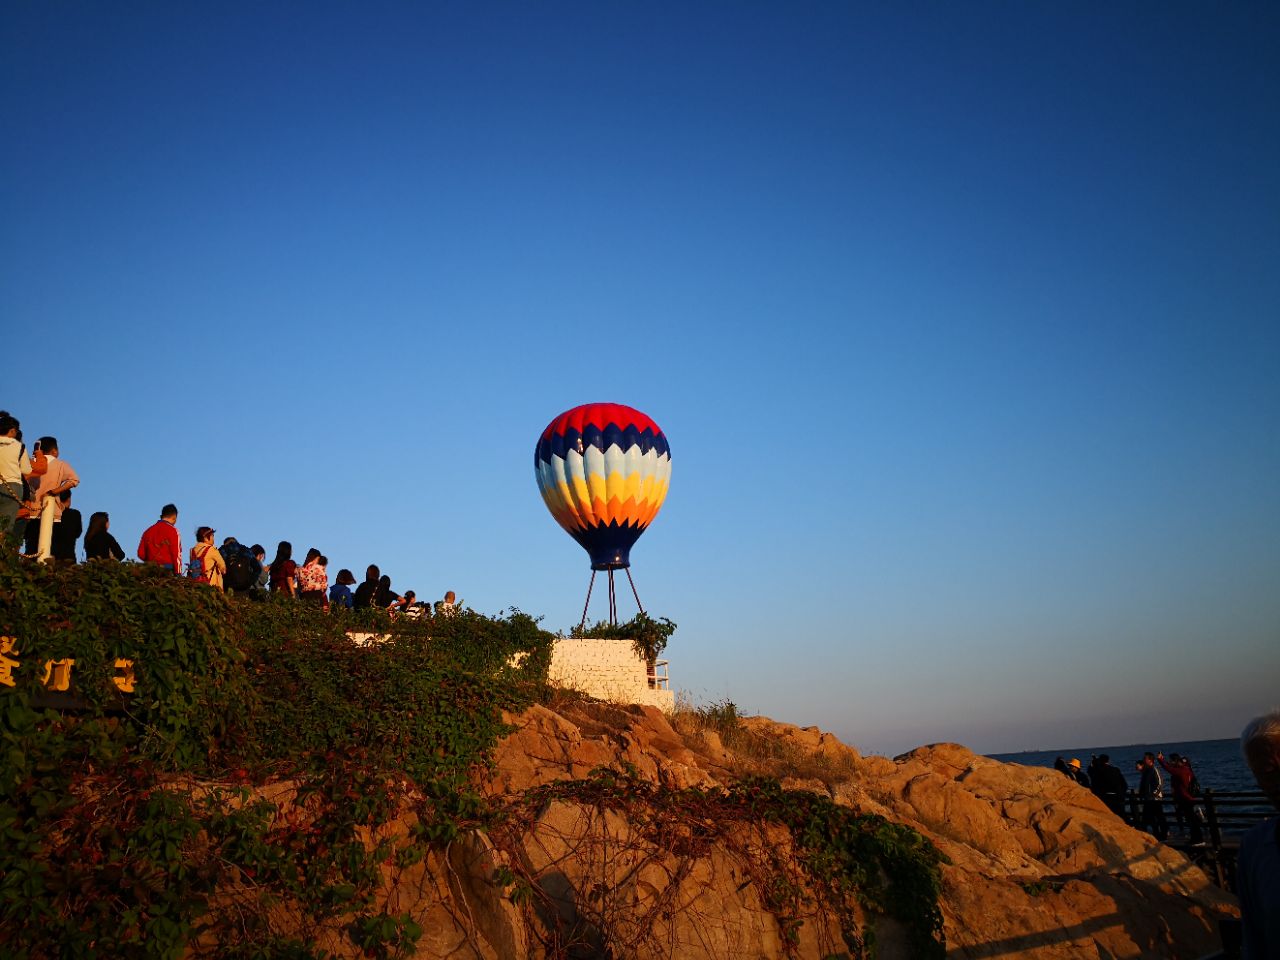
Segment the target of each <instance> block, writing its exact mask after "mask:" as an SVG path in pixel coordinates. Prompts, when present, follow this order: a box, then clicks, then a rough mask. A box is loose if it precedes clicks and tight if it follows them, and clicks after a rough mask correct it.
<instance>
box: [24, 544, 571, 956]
mask: <svg viewBox="0 0 1280 960" xmlns="http://www.w3.org/2000/svg"><path fill="white" fill-rule="evenodd" d="M348 629H359V630H364V631H368V632H372V633H374V634H375V635H378V636H384V637H385V638H386V639H385V642H382V643H378V644H374V645H371V646H368V647H363V648H362V647H357V646H356V645H354V644H353V643H352V642H351V640H350V639H349V638H348V637H347V633H346V631H347V630H348ZM0 635H3V636H5V637H8V638H11V640H10V641H9V642H8V643H7V644H6V646H8V647H9V648H10V650H9V653H8V654H7V655H6V657H7V659H6V663H8V664H9V665H10V669H9V671H8V679H9V680H10V681H11V682H12V684H13V685H12V686H11V687H10V686H3V687H0V751H2V752H0V831H2V832H3V836H4V838H5V842H4V844H3V845H0V930H4V931H5V933H4V934H2V935H0V952H2V953H3V954H4V955H6V956H15V957H22V956H30V957H53V956H77V957H79V956H85V957H92V956H99V957H113V958H114V957H121V958H128V957H172V956H177V955H180V954H181V953H182V951H183V950H184V949H185V948H187V947H188V946H192V947H194V948H195V949H196V952H201V950H202V945H203V947H204V948H207V952H210V953H215V954H217V955H219V956H264V957H265V956H313V955H317V951H318V950H319V947H318V944H319V943H320V942H321V941H322V940H323V939H324V937H325V936H327V935H329V934H331V933H332V931H333V930H335V929H337V930H340V931H343V932H344V935H345V937H346V938H347V939H348V940H349V941H350V942H352V943H354V944H356V945H357V946H359V947H360V948H361V949H362V950H363V951H364V952H365V953H366V954H367V955H369V956H383V955H385V956H395V955H399V954H402V953H405V952H407V951H408V950H409V949H410V948H411V947H412V944H413V942H414V940H415V939H416V937H417V935H418V934H419V933H420V930H419V929H418V927H417V925H416V923H414V922H413V921H412V919H411V918H409V917H405V916H399V917H397V916H385V915H383V914H382V913H381V912H380V910H378V909H377V905H376V903H375V899H376V898H375V896H374V894H375V892H376V890H377V889H378V887H379V885H380V883H381V882H382V869H381V865H382V864H383V863H384V862H387V861H393V862H395V863H399V864H402V865H403V864H408V863H411V862H414V861H416V860H421V859H422V857H424V856H425V855H426V852H427V849H428V847H429V846H430V844H432V843H439V842H442V841H446V840H448V839H450V838H452V837H453V836H456V835H457V833H458V832H459V831H460V830H463V829H468V828H470V827H472V826H475V825H479V824H482V823H484V822H486V820H487V818H489V817H490V816H491V814H490V812H489V811H488V810H487V808H486V807H485V805H484V804H483V803H482V802H481V800H480V799H479V797H478V796H476V795H475V793H474V792H473V790H472V787H471V785H470V780H469V778H468V774H469V773H470V772H471V771H472V770H473V769H474V768H475V767H476V766H477V765H480V764H483V763H484V762H485V760H486V757H487V752H488V751H489V749H490V748H491V746H492V745H493V743H494V742H495V741H496V739H497V738H498V737H499V736H500V735H501V734H502V732H503V731H504V730H505V729H506V728H505V727H504V725H503V722H502V711H503V710H504V709H507V710H519V709H521V708H523V707H524V706H526V705H527V704H529V703H530V702H532V700H533V698H534V697H535V696H536V695H537V694H538V693H539V691H540V689H541V686H542V684H543V682H544V681H545V674H546V666H547V664H548V663H549V658H550V648H551V643H552V639H553V638H552V637H551V636H550V634H548V633H546V632H545V631H542V630H540V629H539V628H538V626H537V623H536V622H535V621H534V620H533V618H531V617H529V616H527V615H525V614H521V613H519V612H517V611H512V612H511V613H510V614H508V615H507V616H505V617H497V618H489V617H483V616H480V615H478V614H474V613H470V612H463V613H461V614H459V615H457V616H455V617H452V618H449V619H447V620H443V621H437V622H436V623H423V622H414V621H397V622H394V623H393V622H391V621H390V620H389V619H387V618H386V616H385V615H382V614H380V613H376V612H374V613H368V612H364V613H362V615H361V616H359V617H355V616H346V617H344V616H329V615H326V614H325V613H323V612H322V611H321V610H319V609H317V608H315V607H312V606H310V605H308V604H301V603H296V602H292V601H290V600H287V599H269V600H266V601H261V602H259V601H252V600H247V599H241V600H233V599H230V598H228V597H226V596H225V595H223V594H222V593H220V592H218V591H215V590H210V589H208V588H207V587H203V586H201V585H198V584H194V583H188V582H186V581H185V580H183V579H180V578H175V577H172V576H169V575H167V574H164V573H162V572H160V571H159V570H158V569H156V568H153V567H147V566H138V565H121V564H116V563H102V562H98V563H90V564H85V565H82V566H79V567H75V568H71V569H67V570H55V569H53V568H51V567H46V566H41V565H38V564H31V563H26V562H19V561H18V560H17V559H16V558H13V557H12V556H11V555H6V556H5V557H4V558H3V559H0ZM117 658H124V659H128V660H131V661H132V664H133V667H132V669H133V673H134V677H135V681H134V691H133V693H132V694H122V693H121V692H120V691H119V690H118V689H117V688H116V685H115V684H114V682H113V679H112V678H113V676H115V675H116V674H117V672H118V671H117V670H116V666H115V664H116V659H117ZM65 659H71V660H74V667H73V669H72V678H73V686H72V689H71V690H70V691H68V692H67V694H65V695H62V697H61V700H59V699H58V697H57V696H56V695H54V696H51V695H50V694H49V693H48V692H47V691H46V689H45V687H44V685H43V683H42V681H43V677H44V664H45V663H46V662H47V661H50V660H65ZM513 661H518V665H516V666H513V665H512V662H513ZM15 664H16V665H15ZM268 782H274V783H277V784H279V783H284V784H287V785H288V790H287V791H285V793H284V794H283V795H281V796H280V798H278V799H269V798H268V797H266V796H265V795H264V794H263V792H262V790H261V789H259V788H257V787H251V786H250V784H264V783H268ZM406 814H408V815H411V817H412V819H413V822H414V823H415V829H414V830H413V831H411V832H410V833H409V835H407V836H393V835H392V834H391V833H385V829H386V828H387V825H388V823H389V822H390V819H391V817H392V816H393V815H398V816H401V817H403V816H405V815H406ZM380 831H381V832H380ZM282 910H283V912H284V913H285V914H287V915H288V916H289V917H290V920H289V922H287V923H284V924H282V923H281V922H280V921H279V917H280V916H281V915H282ZM214 931H216V935H215V934H214V933H213V932H214ZM202 938H203V939H202Z"/></svg>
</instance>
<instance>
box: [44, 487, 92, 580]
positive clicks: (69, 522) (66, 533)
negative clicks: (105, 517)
mask: <svg viewBox="0 0 1280 960" xmlns="http://www.w3.org/2000/svg"><path fill="white" fill-rule="evenodd" d="M58 499H59V500H60V501H62V503H61V507H62V519H61V520H59V521H58V522H57V523H55V524H54V525H53V538H52V539H51V540H50V542H49V552H50V553H51V554H52V555H53V559H55V560H57V561H59V562H61V563H75V562H76V542H77V541H78V540H79V539H80V534H82V533H83V532H84V521H83V520H82V519H81V517H80V511H79V510H77V509H76V508H75V507H73V506H72V505H71V491H70V490H63V491H62V492H61V493H60V494H58Z"/></svg>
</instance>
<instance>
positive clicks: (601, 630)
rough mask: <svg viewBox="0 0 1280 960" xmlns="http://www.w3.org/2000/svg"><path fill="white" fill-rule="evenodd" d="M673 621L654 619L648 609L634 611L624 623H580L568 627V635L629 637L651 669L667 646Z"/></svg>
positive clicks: (621, 638)
mask: <svg viewBox="0 0 1280 960" xmlns="http://www.w3.org/2000/svg"><path fill="white" fill-rule="evenodd" d="M675 632H676V625H675V624H674V623H672V622H671V621H670V620H668V619H667V618H666V617H659V618H658V619H656V620H655V619H653V618H652V617H650V616H649V615H648V614H647V613H643V612H641V613H637V614H636V615H635V616H634V617H632V618H631V619H630V620H628V621H627V622H626V623H619V624H613V623H607V622H605V621H604V620H597V621H596V622H595V623H593V624H591V626H586V625H585V624H579V625H578V626H576V627H574V628H573V629H572V630H570V631H569V636H571V637H595V638H597V639H600V640H630V641H631V643H632V644H633V646H634V647H635V651H636V656H638V657H640V658H641V659H642V660H644V661H645V662H646V663H648V664H649V668H650V670H652V669H653V665H654V664H655V663H656V662H657V660H658V658H659V657H660V656H662V651H664V650H665V649H667V644H668V643H669V642H670V640H671V635H672V634H673V633H675Z"/></svg>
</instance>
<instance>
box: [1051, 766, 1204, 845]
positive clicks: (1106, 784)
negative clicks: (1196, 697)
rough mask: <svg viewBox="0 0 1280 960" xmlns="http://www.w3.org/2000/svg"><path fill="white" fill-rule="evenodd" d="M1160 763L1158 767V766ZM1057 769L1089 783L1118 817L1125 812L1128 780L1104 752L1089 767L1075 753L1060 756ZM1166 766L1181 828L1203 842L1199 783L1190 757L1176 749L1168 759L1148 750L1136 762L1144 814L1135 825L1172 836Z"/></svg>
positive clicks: (1160, 836)
mask: <svg viewBox="0 0 1280 960" xmlns="http://www.w3.org/2000/svg"><path fill="white" fill-rule="evenodd" d="M1157 764H1159V767H1157ZM1053 767H1054V769H1055V770H1057V771H1059V772H1060V773H1062V774H1064V775H1065V776H1067V777H1069V778H1071V779H1072V780H1074V781H1076V782H1077V783H1079V784H1080V785H1081V786H1082V787H1087V788H1088V789H1089V790H1091V791H1093V794H1094V795H1095V796H1096V797H1097V798H1098V799H1099V800H1101V801H1102V802H1103V803H1105V804H1106V805H1107V807H1108V808H1109V809H1110V810H1111V811H1112V812H1113V813H1115V814H1116V816H1118V817H1124V816H1125V799H1126V797H1127V796H1128V794H1129V782H1128V780H1126V779H1125V775H1124V773H1123V772H1121V770H1120V768H1119V767H1117V766H1115V765H1114V764H1113V763H1112V762H1111V757H1110V756H1108V755H1107V754H1105V753H1102V754H1098V755H1097V756H1094V757H1091V758H1090V760H1089V766H1088V768H1087V769H1085V768H1082V767H1081V764H1080V761H1079V759H1077V758H1075V757H1073V758H1072V759H1070V760H1064V759H1063V758H1062V757H1058V758H1057V759H1056V760H1055V761H1054V762H1053ZM1161 768H1163V769H1164V771H1165V773H1167V774H1168V775H1169V781H1170V783H1171V784H1172V787H1173V810H1174V816H1175V818H1176V820H1177V825H1178V829H1179V831H1181V832H1183V833H1185V834H1187V835H1188V839H1189V840H1190V841H1191V842H1192V843H1200V842H1202V841H1203V839H1204V832H1203V829H1202V827H1201V825H1200V813H1199V811H1198V810H1197V809H1196V803H1197V802H1198V801H1199V799H1200V783H1199V781H1198V780H1197V779H1196V775H1195V771H1194V770H1193V769H1192V767H1191V760H1190V758H1188V757H1183V756H1180V755H1178V754H1176V753H1171V754H1169V758H1168V759H1167V760H1166V759H1165V756H1164V753H1163V752H1160V753H1152V752H1151V751H1147V752H1146V753H1144V754H1143V755H1142V759H1140V760H1138V761H1137V762H1136V764H1135V772H1136V774H1137V777H1138V789H1137V791H1136V793H1135V796H1136V798H1137V800H1138V803H1139V804H1140V809H1141V816H1140V818H1139V820H1138V822H1137V823H1135V824H1134V826H1136V827H1138V828H1139V829H1142V830H1145V831H1147V832H1148V833H1150V834H1152V835H1154V836H1155V837H1156V838H1157V839H1159V840H1165V839H1167V838H1168V836H1169V823H1168V818H1167V817H1166V816H1165V812H1164V805H1163V803H1162V802H1161V801H1163V799H1164V778H1163V777H1161V776H1160V769H1161Z"/></svg>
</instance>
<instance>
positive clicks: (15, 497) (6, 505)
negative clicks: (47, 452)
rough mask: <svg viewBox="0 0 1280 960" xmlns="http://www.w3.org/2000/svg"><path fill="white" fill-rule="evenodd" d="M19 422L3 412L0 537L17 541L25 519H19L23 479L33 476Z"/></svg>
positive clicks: (0, 437)
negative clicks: (19, 520) (19, 429)
mask: <svg viewBox="0 0 1280 960" xmlns="http://www.w3.org/2000/svg"><path fill="white" fill-rule="evenodd" d="M18 426H19V424H18V421H17V420H16V419H14V418H13V417H11V416H9V414H8V413H4V414H3V415H0V538H7V539H8V541H9V543H11V544H17V543H18V542H19V541H20V540H21V539H22V529H23V527H25V526H26V523H25V521H24V522H23V523H21V524H19V522H18V510H19V509H21V507H22V499H23V497H22V495H23V490H22V481H23V480H24V479H25V478H27V477H30V476H31V457H30V456H28V455H27V448H26V445H25V444H23V442H22V441H21V440H19V439H18Z"/></svg>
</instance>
